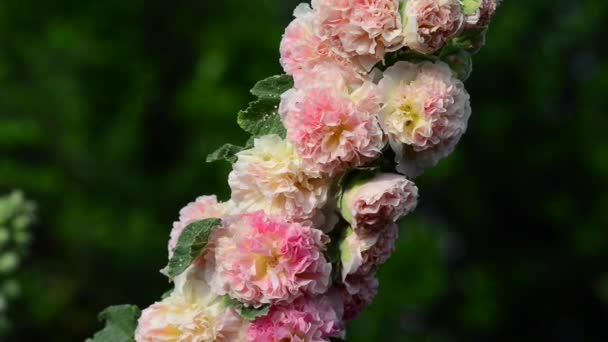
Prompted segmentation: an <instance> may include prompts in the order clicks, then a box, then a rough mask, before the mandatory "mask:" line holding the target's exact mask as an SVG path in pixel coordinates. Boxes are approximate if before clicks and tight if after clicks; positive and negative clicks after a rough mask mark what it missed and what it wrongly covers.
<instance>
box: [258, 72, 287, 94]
mask: <svg viewBox="0 0 608 342" xmlns="http://www.w3.org/2000/svg"><path fill="white" fill-rule="evenodd" d="M291 88H293V79H292V78H291V76H288V75H284V74H283V75H276V76H270V77H268V78H267V79H264V80H261V81H259V82H258V83H256V84H255V85H254V86H253V88H252V89H251V93H252V94H253V95H255V96H257V97H258V98H260V99H262V98H271V99H275V100H280V98H281V94H283V93H284V92H286V91H288V90H289V89H291Z"/></svg>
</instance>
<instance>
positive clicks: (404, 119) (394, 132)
mask: <svg viewBox="0 0 608 342" xmlns="http://www.w3.org/2000/svg"><path fill="white" fill-rule="evenodd" d="M378 87H379V89H380V92H381V94H382V96H383V99H384V100H383V101H384V107H383V110H382V112H381V114H380V123H381V125H382V127H383V128H384V130H385V132H386V133H387V135H388V138H389V143H390V144H391V147H392V148H393V150H394V151H395V154H396V155H397V161H398V163H399V165H398V167H397V170H398V171H399V172H402V173H405V174H406V175H408V176H409V177H415V176H417V175H419V174H420V173H421V171H422V170H423V169H424V168H425V167H428V166H433V165H435V164H436V163H437V161H438V160H440V159H441V158H443V157H445V156H446V155H447V154H449V153H450V152H451V151H452V149H453V147H454V145H455V144H456V143H457V142H458V140H459V139H460V137H461V136H462V134H463V133H464V132H465V131H466V128H467V121H468V119H469V117H470V115H471V106H470V103H469V94H468V93H467V91H466V90H465V88H464V85H463V84H462V82H461V81H460V80H458V79H457V78H456V76H455V75H454V73H453V72H452V70H451V69H450V67H449V66H448V65H447V64H445V63H443V62H436V63H431V62H424V63H421V64H412V63H408V62H398V63H396V64H395V65H393V66H392V67H390V68H388V69H387V70H386V71H385V72H384V77H383V78H382V80H381V81H380V83H379V85H378ZM423 152H424V153H423Z"/></svg>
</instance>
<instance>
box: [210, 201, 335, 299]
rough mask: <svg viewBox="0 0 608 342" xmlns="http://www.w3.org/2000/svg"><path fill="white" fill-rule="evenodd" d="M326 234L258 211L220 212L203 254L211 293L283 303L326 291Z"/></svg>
mask: <svg viewBox="0 0 608 342" xmlns="http://www.w3.org/2000/svg"><path fill="white" fill-rule="evenodd" d="M326 241H327V237H326V236H325V235H323V233H322V232H321V231H320V230H318V229H314V228H311V227H309V226H305V225H302V224H299V223H288V222H287V221H286V220H285V219H283V218H281V217H269V216H267V215H265V214H264V212H262V211H258V212H255V213H250V214H241V215H236V216H229V217H226V218H225V219H224V221H223V225H222V227H221V228H220V229H219V230H217V231H216V234H214V237H213V240H212V242H211V243H210V245H209V246H208V252H207V254H206V256H205V257H206V265H205V266H206V279H207V280H208V282H209V283H210V284H211V287H212V289H213V290H214V292H216V293H218V294H220V295H225V294H227V295H229V296H230V297H231V298H234V299H236V300H239V301H240V302H242V303H245V304H247V305H252V306H255V307H259V306H261V305H263V304H277V303H289V302H291V301H293V300H294V299H296V298H298V297H300V296H302V295H304V294H309V295H315V294H320V293H323V292H325V291H326V290H327V288H328V286H329V282H330V273H331V264H330V263H329V262H327V260H325V257H324V255H323V250H324V244H325V243H326Z"/></svg>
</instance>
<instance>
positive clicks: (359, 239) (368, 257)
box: [340, 223, 399, 292]
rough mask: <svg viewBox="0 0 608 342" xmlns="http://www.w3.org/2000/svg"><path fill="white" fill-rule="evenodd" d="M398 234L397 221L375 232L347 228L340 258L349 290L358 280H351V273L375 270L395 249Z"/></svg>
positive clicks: (364, 272) (366, 272)
mask: <svg viewBox="0 0 608 342" xmlns="http://www.w3.org/2000/svg"><path fill="white" fill-rule="evenodd" d="M398 236H399V227H398V226H397V225H396V224H395V223H391V224H389V225H387V226H386V227H385V228H383V229H382V230H380V231H378V232H377V233H373V234H357V233H356V232H355V231H354V230H353V229H352V228H349V229H348V230H347V232H346V238H345V239H344V241H342V243H341V244H340V259H341V262H342V281H343V282H344V285H346V288H347V289H349V292H352V290H351V288H352V287H353V286H356V282H354V283H351V282H350V278H349V275H352V274H357V275H361V274H368V273H371V272H373V271H375V270H376V269H377V267H378V266H380V265H382V264H383V263H384V262H386V260H388V258H389V257H390V256H391V254H392V253H393V252H394V251H395V241H396V240H397V237H398Z"/></svg>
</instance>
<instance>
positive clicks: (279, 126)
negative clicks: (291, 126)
mask: <svg viewBox="0 0 608 342" xmlns="http://www.w3.org/2000/svg"><path fill="white" fill-rule="evenodd" d="M236 122H237V123H238V124H239V126H241V128H242V129H243V130H245V131H246V132H248V133H250V134H252V135H253V136H255V137H259V136H262V135H267V134H277V135H279V136H280V137H281V138H285V135H286V131H285V127H283V123H282V122H281V118H280V116H279V100H277V99H273V98H270V97H264V98H261V99H259V100H257V101H253V102H251V103H249V107H247V109H245V110H242V111H240V112H239V114H238V116H237V119H236Z"/></svg>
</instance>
